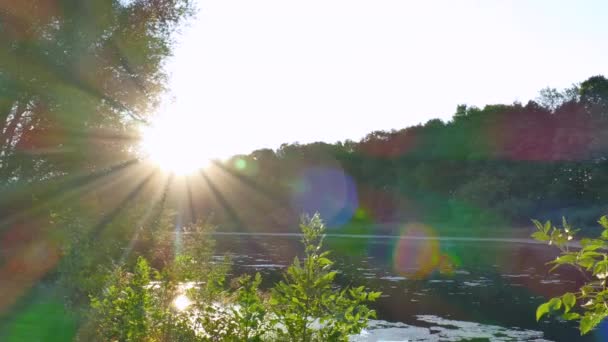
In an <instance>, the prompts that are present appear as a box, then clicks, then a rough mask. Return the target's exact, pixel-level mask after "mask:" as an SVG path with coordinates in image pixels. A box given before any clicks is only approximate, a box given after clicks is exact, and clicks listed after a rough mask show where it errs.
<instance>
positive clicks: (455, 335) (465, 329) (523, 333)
mask: <svg viewBox="0 0 608 342" xmlns="http://www.w3.org/2000/svg"><path fill="white" fill-rule="evenodd" d="M417 319H418V321H419V322H420V323H419V326H413V325H408V324H405V323H400V322H397V323H390V322H386V321H376V320H374V321H370V324H369V327H368V328H367V329H366V330H365V331H363V332H362V333H361V334H360V335H357V336H352V337H351V341H353V342H367V341H463V340H466V341H470V340H474V339H483V340H490V341H547V340H546V339H543V332H541V331H534V330H524V329H517V328H510V329H509V328H503V327H500V326H496V325H485V324H479V323H474V322H464V321H455V320H450V319H443V318H441V317H437V316H433V315H419V316H417Z"/></svg>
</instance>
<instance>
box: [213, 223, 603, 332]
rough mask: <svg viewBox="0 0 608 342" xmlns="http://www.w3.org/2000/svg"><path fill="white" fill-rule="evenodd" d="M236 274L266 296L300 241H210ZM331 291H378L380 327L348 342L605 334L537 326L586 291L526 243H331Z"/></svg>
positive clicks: (255, 237)
mask: <svg viewBox="0 0 608 342" xmlns="http://www.w3.org/2000/svg"><path fill="white" fill-rule="evenodd" d="M216 240H217V251H218V253H219V254H229V255H231V257H232V261H233V271H232V273H233V274H235V275H236V274H241V273H253V272H260V273H261V274H262V275H263V276H264V284H263V286H266V287H269V286H271V285H272V283H273V282H274V281H276V280H277V279H279V277H280V276H281V272H282V271H283V270H284V268H285V267H286V266H287V265H288V264H289V263H291V261H292V260H293V258H294V256H296V255H302V248H301V244H300V237H299V236H298V235H297V234H216ZM325 245H326V247H327V248H328V249H331V250H332V254H331V255H332V257H333V259H334V260H335V268H336V269H337V270H338V271H339V274H338V277H337V281H338V282H339V283H340V284H342V285H349V284H352V285H355V286H358V285H365V286H367V287H369V288H371V289H373V290H378V291H382V293H383V295H382V297H381V298H380V299H379V300H378V301H377V302H376V303H374V304H373V305H372V306H373V307H374V308H375V309H376V310H377V313H378V319H377V320H375V321H372V322H371V324H370V327H369V328H368V329H367V330H366V331H365V332H363V333H362V334H361V335H360V336H354V337H353V338H352V340H353V341H378V340H383V341H405V340H408V341H429V340H430V341H461V340H469V341H470V340H481V341H483V340H491V341H545V340H548V341H574V340H577V341H603V340H608V327H607V326H606V325H604V326H602V327H600V328H599V329H597V331H594V332H592V333H590V334H589V335H587V336H585V337H581V336H580V334H579V331H578V330H577V329H576V324H574V323H572V322H564V321H559V320H558V319H557V318H549V319H544V320H542V321H541V322H539V323H537V322H536V320H535V311H536V307H537V306H538V304H540V303H542V302H543V301H544V300H545V299H546V298H547V297H549V296H554V295H558V294H561V293H563V292H564V291H573V290H575V289H576V288H577V286H579V285H580V284H581V282H582V279H581V278H580V276H579V275H578V274H577V273H575V272H574V271H572V270H568V269H564V270H560V271H556V272H553V273H548V270H549V268H550V267H549V266H547V265H546V263H547V262H548V261H550V260H552V259H554V258H555V256H556V255H557V252H556V250H555V249H554V248H552V247H551V246H547V245H542V244H537V243H534V242H533V241H529V240H525V239H467V238H441V239H436V238H426V237H424V235H417V236H409V237H408V236H405V237H389V236H332V235H329V236H327V238H326V240H325Z"/></svg>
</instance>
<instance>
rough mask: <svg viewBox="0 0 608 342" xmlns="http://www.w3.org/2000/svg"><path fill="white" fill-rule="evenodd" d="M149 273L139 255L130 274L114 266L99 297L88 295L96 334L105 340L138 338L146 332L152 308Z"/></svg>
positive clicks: (148, 331)
mask: <svg viewBox="0 0 608 342" xmlns="http://www.w3.org/2000/svg"><path fill="white" fill-rule="evenodd" d="M150 274H151V269H150V266H149V265H148V263H147V262H146V260H145V259H144V258H141V257H140V258H138V259H137V264H136V266H135V270H134V273H133V274H130V273H128V272H126V271H125V270H124V268H122V267H118V268H116V270H115V271H114V273H113V274H112V275H111V283H110V285H109V286H108V287H107V289H106V290H105V291H104V293H103V294H102V296H101V297H99V298H97V297H93V298H91V307H92V308H93V314H94V320H95V321H96V327H97V333H98V335H99V336H100V337H102V338H103V339H104V340H107V341H113V340H118V341H140V340H143V339H144V337H146V336H147V335H149V333H150V329H151V327H152V324H151V317H152V314H153V312H154V311H155V306H154V302H153V298H152V293H151V289H150V288H149V284H150Z"/></svg>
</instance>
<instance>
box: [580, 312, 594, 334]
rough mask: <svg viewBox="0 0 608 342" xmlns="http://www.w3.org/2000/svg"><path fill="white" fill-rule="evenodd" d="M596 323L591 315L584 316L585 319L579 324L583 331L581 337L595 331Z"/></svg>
mask: <svg viewBox="0 0 608 342" xmlns="http://www.w3.org/2000/svg"><path fill="white" fill-rule="evenodd" d="M594 321H595V320H594V319H593V317H592V316H591V315H585V316H583V318H582V319H581V321H580V323H579V329H580V331H581V335H585V334H586V333H588V332H589V331H590V330H591V329H593V327H594V326H595V324H594Z"/></svg>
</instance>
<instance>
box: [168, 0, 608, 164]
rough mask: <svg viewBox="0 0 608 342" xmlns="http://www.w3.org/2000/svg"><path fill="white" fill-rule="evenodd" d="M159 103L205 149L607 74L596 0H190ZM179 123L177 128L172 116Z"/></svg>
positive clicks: (403, 116) (360, 132)
mask: <svg viewBox="0 0 608 342" xmlns="http://www.w3.org/2000/svg"><path fill="white" fill-rule="evenodd" d="M197 7H198V13H197V14H196V17H195V18H193V19H192V20H190V22H189V23H188V24H187V25H186V26H185V27H184V28H182V30H181V33H180V34H179V35H178V36H177V38H176V45H175V51H174V56H173V57H172V58H171V59H170V60H169V61H168V63H167V65H166V69H167V71H168V73H169V75H170V78H169V83H168V86H169V89H170V92H169V94H168V96H167V98H168V99H170V100H167V101H166V103H165V105H164V106H163V109H162V111H161V112H162V113H165V114H166V115H170V116H171V117H173V118H175V117H176V116H177V117H179V118H182V119H183V120H181V122H182V123H181V125H182V126H183V127H182V128H183V130H184V132H190V133H188V134H190V135H191V137H190V139H191V141H192V142H193V143H194V144H199V145H201V146H208V147H209V149H211V150H212V153H211V154H215V155H214V157H225V156H227V155H229V154H236V153H249V152H251V151H252V150H255V149H258V148H273V149H276V148H278V147H279V146H280V145H281V144H282V143H293V142H300V143H308V142H314V141H325V142H330V143H333V142H336V141H343V140H345V139H352V140H359V139H361V138H362V137H364V136H365V135H366V134H367V133H369V132H371V131H374V130H390V129H401V128H404V127H407V126H411V125H415V124H419V123H424V122H426V121H428V120H430V119H433V118H441V119H443V120H449V119H450V118H451V117H452V114H453V113H454V112H455V109H456V106H457V105H458V104H469V105H476V106H481V107H483V106H484V105H486V104H495V103H512V102H514V101H520V102H522V103H526V102H527V101H528V100H529V99H533V98H535V97H536V96H537V94H538V91H539V90H540V89H542V88H544V87H546V86H551V87H555V88H565V87H569V86H571V85H572V84H573V83H575V82H581V81H583V80H585V79H586V78H588V77H589V76H592V75H597V74H606V75H608V61H607V60H606V58H607V57H608V44H606V37H608V24H607V23H606V20H605V19H606V17H605V14H606V13H608V2H606V1H605V0H597V1H593V0H589V1H560V0H538V1H529V0H513V1H501V0H478V1H473V0H469V1H454V0H442V1H430V0H424V1H406V0H398V1H391V0H366V1H363V0H306V1H292V0H273V1H271V0H259V1H258V0H256V1H254V0H213V1H210V0H199V1H198V2H197ZM176 129H178V130H179V128H176Z"/></svg>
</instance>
